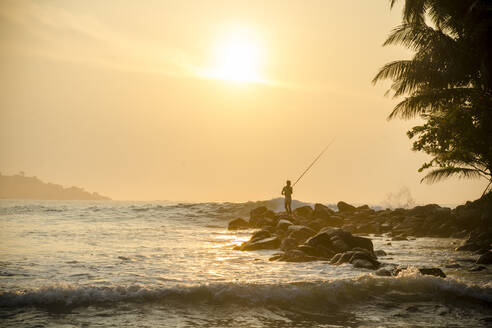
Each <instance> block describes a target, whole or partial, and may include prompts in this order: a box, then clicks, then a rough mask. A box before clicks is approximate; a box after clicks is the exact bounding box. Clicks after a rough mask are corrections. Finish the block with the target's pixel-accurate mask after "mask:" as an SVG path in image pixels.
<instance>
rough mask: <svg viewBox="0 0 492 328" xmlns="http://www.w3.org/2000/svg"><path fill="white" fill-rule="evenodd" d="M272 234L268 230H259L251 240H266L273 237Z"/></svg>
mask: <svg viewBox="0 0 492 328" xmlns="http://www.w3.org/2000/svg"><path fill="white" fill-rule="evenodd" d="M271 236H272V234H271V233H270V231H268V230H259V231H256V232H255V233H253V235H252V236H251V238H250V241H253V240H258V239H265V238H269V237H271Z"/></svg>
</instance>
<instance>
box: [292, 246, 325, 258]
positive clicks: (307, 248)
mask: <svg viewBox="0 0 492 328" xmlns="http://www.w3.org/2000/svg"><path fill="white" fill-rule="evenodd" d="M297 249H298V250H300V251H302V252H304V253H306V254H307V255H309V256H314V257H320V254H319V252H318V250H317V249H316V248H314V247H312V246H309V245H300V246H298V247H297Z"/></svg>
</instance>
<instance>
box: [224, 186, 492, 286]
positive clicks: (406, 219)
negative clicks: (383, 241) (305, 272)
mask: <svg viewBox="0 0 492 328" xmlns="http://www.w3.org/2000/svg"><path fill="white" fill-rule="evenodd" d="M337 207H338V211H337V212H336V211H334V210H332V209H330V208H329V207H327V206H325V205H322V204H315V205H314V208H313V207H311V206H302V207H299V208H296V209H295V210H294V212H293V215H292V216H289V215H287V214H286V213H283V212H282V213H275V212H273V211H271V210H269V209H268V208H266V207H265V206H262V207H258V208H255V209H253V210H252V211H251V212H250V218H249V220H248V221H246V220H241V219H236V220H233V221H231V222H230V224H229V229H239V228H240V227H245V228H246V227H250V228H257V229H260V230H259V231H257V232H255V233H254V234H253V236H252V237H251V239H250V240H249V241H247V242H245V243H243V245H241V246H239V247H238V249H241V250H259V249H279V248H280V250H281V251H282V253H280V254H277V255H275V256H273V257H272V260H277V261H287V262H305V261H314V260H318V261H327V262H329V263H330V264H333V265H340V264H345V263H350V264H352V265H353V266H354V267H357V268H365V269H371V270H375V269H378V268H379V267H380V265H381V264H380V262H379V261H378V260H377V257H378V256H385V255H386V253H385V252H384V251H383V250H378V251H376V252H375V251H374V245H373V243H372V241H371V239H370V238H367V237H364V235H366V236H367V235H368V234H376V235H381V234H384V235H385V236H386V237H388V238H391V240H392V241H395V242H404V241H406V240H408V239H412V238H415V237H454V238H465V237H467V236H468V238H467V239H466V240H465V241H464V243H463V244H462V245H461V246H459V247H458V248H457V250H460V251H472V252H477V253H479V254H483V255H482V257H480V258H479V259H478V260H477V264H490V262H491V255H490V254H492V253H491V252H490V250H491V245H492V225H491V224H490V223H492V194H489V195H486V196H485V197H483V198H481V199H479V200H477V201H475V202H468V203H466V204H465V205H462V206H458V207H457V208H456V209H454V210H451V209H449V208H446V207H440V206H439V205H436V204H429V205H425V206H416V207H414V208H412V209H401V208H400V209H395V210H391V209H385V210H379V211H376V210H374V209H372V208H370V207H369V206H367V205H363V206H359V207H356V206H353V205H350V204H348V203H346V202H342V201H341V202H339V203H338V204H337ZM389 244H391V243H389ZM438 270H440V269H432V270H431V269H427V268H422V269H421V273H422V274H434V275H437V276H441V277H442V276H443V275H444V273H442V274H441V273H440V272H439V271H438ZM378 272H379V271H378ZM441 272H442V271H441ZM379 274H382V275H386V271H384V270H382V271H380V272H379ZM390 274H391V275H394V274H395V272H390Z"/></svg>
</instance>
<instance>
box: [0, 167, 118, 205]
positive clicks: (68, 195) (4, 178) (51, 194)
mask: <svg viewBox="0 0 492 328" xmlns="http://www.w3.org/2000/svg"><path fill="white" fill-rule="evenodd" d="M0 199H40V200H110V199H111V198H109V197H105V196H101V195H99V194H98V193H97V192H88V191H86V190H84V189H83V188H80V187H69V188H65V187H63V186H61V185H58V184H54V183H49V182H43V181H41V180H40V179H38V178H37V177H28V176H25V174H24V172H19V173H18V174H16V175H11V176H9V175H2V174H1V173H0Z"/></svg>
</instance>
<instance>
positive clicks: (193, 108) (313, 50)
mask: <svg viewBox="0 0 492 328" xmlns="http://www.w3.org/2000/svg"><path fill="white" fill-rule="evenodd" d="M399 22H400V8H396V9H394V10H393V11H390V10H389V1H385V0H377V1H373V0H371V1H369V0H353V1H328V0H326V1H322V0H318V1H314V0H309V1H280V0H278V1H276V0H272V1H225V0H224V1H216V0H206V1H205V0H203V1H199V0H195V1H157V0H156V1H153V0H143V1H132V0H114V1H75V0H45V1H26V0H2V1H1V2H0V171H1V172H2V173H3V174H13V173H16V172H18V171H20V170H23V171H25V172H26V174H27V175H36V176H38V177H40V178H41V179H43V180H45V181H50V182H55V183H60V184H63V185H67V186H70V185H77V186H82V187H84V188H86V189H87V190H90V191H98V192H100V193H101V194H104V195H108V196H110V197H113V198H114V199H126V200H187V201H208V200H215V201H223V200H227V201H245V200H260V199H269V198H273V197H278V196H279V193H280V190H281V189H282V186H283V184H284V182H285V180H286V179H291V180H295V179H296V178H297V177H298V176H299V174H301V173H302V171H303V170H304V169H305V167H307V165H308V164H309V163H310V162H311V161H312V160H313V158H314V157H315V156H316V155H317V154H318V153H319V152H320V151H321V150H322V149H323V148H324V147H325V146H326V144H328V142H329V141H330V140H331V139H332V138H333V137H336V141H335V143H334V144H333V145H332V146H331V147H330V149H329V150H328V151H327V153H326V154H325V155H324V157H322V158H321V159H320V161H319V162H318V163H317V164H316V166H314V167H313V169H312V171H311V172H309V174H308V175H307V176H306V177H305V178H303V180H302V182H301V183H300V184H299V185H298V186H296V188H295V190H294V196H295V198H297V199H301V200H305V201H321V202H335V201H338V200H341V199H343V200H346V201H349V202H357V203H371V204H380V203H383V202H384V201H385V199H387V197H388V195H389V194H394V193H398V192H400V191H401V190H402V188H407V189H408V190H410V192H411V193H412V195H413V197H414V198H415V200H416V201H417V202H418V203H428V202H438V203H444V204H451V203H460V202H463V201H465V200H468V199H474V198H478V197H479V196H480V194H481V192H482V190H483V188H484V187H485V182H483V181H456V180H452V181H448V182H443V183H439V184H435V185H427V184H420V183H419V181H420V178H421V177H422V174H420V173H418V172H417V169H418V168H419V167H420V165H421V163H422V162H423V161H424V160H426V159H427V156H425V155H424V154H421V153H414V152H412V151H411V150H410V147H411V142H410V141H409V140H408V138H407V137H406V135H405V132H406V130H407V129H408V128H409V127H410V126H412V125H413V124H415V122H404V121H398V120H395V121H391V122H388V121H386V116H387V115H388V114H389V112H390V111H391V109H392V107H393V106H394V105H395V103H396V100H393V99H390V98H385V97H384V92H385V89H386V87H387V85H377V86H373V85H372V84H371V80H372V78H373V76H374V75H375V73H376V72H377V70H378V68H379V67H381V66H382V65H383V64H385V63H386V62H388V61H391V60H395V59H401V58H404V57H408V56H410V55H411V54H410V53H409V52H408V51H407V50H405V49H402V48H395V47H393V48H391V47H389V48H388V47H387V48H383V47H382V46H381V44H382V43H383V41H384V40H385V37H386V36H387V35H388V33H389V32H390V30H391V29H392V28H394V27H395V26H396V25H398V24H399Z"/></svg>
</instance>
